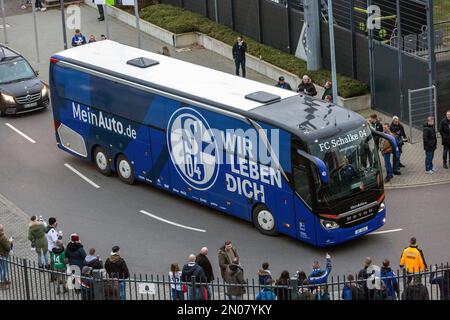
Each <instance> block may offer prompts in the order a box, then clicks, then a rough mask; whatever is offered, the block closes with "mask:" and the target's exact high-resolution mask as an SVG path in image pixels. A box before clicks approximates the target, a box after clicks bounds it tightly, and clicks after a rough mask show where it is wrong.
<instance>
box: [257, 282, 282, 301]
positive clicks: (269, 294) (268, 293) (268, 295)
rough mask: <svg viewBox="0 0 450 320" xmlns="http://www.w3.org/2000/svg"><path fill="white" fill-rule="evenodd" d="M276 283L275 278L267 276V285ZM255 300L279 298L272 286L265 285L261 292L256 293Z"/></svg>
mask: <svg viewBox="0 0 450 320" xmlns="http://www.w3.org/2000/svg"><path fill="white" fill-rule="evenodd" d="M274 283H275V280H273V279H272V278H267V279H266V282H265V285H266V286H273V284H274ZM255 300H258V301H260V300H277V295H276V294H275V293H274V292H273V290H272V289H271V288H268V287H264V288H262V289H261V292H260V293H258V294H257V295H256V298H255Z"/></svg>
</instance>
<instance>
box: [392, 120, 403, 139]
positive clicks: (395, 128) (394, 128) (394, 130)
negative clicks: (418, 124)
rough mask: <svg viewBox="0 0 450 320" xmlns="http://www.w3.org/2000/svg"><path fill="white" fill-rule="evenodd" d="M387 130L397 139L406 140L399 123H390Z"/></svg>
mask: <svg viewBox="0 0 450 320" xmlns="http://www.w3.org/2000/svg"><path fill="white" fill-rule="evenodd" d="M389 130H391V132H392V133H393V134H395V135H396V136H397V137H401V138H405V139H406V133H405V128H403V126H402V124H401V123H399V124H394V123H391V125H390V126H389Z"/></svg>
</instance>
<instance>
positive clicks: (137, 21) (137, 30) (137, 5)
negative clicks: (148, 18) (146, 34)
mask: <svg viewBox="0 0 450 320" xmlns="http://www.w3.org/2000/svg"><path fill="white" fill-rule="evenodd" d="M134 15H135V17H136V37H137V46H138V48H139V49H140V48H141V27H140V24H139V4H138V0H134Z"/></svg>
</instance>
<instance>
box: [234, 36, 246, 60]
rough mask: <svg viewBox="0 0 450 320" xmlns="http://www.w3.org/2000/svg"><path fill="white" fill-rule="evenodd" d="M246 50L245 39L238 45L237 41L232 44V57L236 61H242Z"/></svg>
mask: <svg viewBox="0 0 450 320" xmlns="http://www.w3.org/2000/svg"><path fill="white" fill-rule="evenodd" d="M246 52H247V43H246V42H245V41H243V42H242V45H240V44H239V43H238V42H236V43H235V44H234V45H233V59H235V60H237V61H244V60H245V53H246Z"/></svg>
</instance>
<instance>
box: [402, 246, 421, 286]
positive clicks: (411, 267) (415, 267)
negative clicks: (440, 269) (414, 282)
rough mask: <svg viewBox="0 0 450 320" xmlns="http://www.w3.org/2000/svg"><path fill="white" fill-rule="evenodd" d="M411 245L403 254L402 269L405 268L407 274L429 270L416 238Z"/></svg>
mask: <svg viewBox="0 0 450 320" xmlns="http://www.w3.org/2000/svg"><path fill="white" fill-rule="evenodd" d="M409 243H410V245H409V247H407V248H405V249H404V250H403V252H402V257H401V258H400V268H403V267H405V268H406V272H407V273H415V272H422V271H424V270H425V269H426V268H427V264H426V262H425V257H424V256H423V252H422V250H420V249H419V248H418V246H417V241H416V238H411V240H410V242H409ZM408 280H409V279H408ZM408 282H409V281H408Z"/></svg>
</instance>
